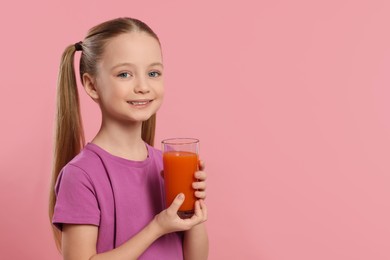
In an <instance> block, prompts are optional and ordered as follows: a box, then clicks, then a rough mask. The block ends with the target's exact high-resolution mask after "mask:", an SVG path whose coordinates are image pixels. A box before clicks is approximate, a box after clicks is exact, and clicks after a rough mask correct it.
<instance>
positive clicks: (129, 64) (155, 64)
mask: <svg viewBox="0 0 390 260" xmlns="http://www.w3.org/2000/svg"><path fill="white" fill-rule="evenodd" d="M122 66H135V65H134V64H133V63H130V62H122V63H119V64H116V65H114V66H112V67H111V70H113V69H115V68H118V67H122ZM148 66H149V67H153V66H161V67H162V68H164V65H163V64H162V63H161V62H153V63H151V64H149V65H148Z"/></svg>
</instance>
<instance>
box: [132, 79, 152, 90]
mask: <svg viewBox="0 0 390 260" xmlns="http://www.w3.org/2000/svg"><path fill="white" fill-rule="evenodd" d="M134 92H135V93H139V94H147V93H149V92H150V87H149V85H148V82H147V80H146V79H144V78H139V79H138V81H137V83H136V85H135V87H134Z"/></svg>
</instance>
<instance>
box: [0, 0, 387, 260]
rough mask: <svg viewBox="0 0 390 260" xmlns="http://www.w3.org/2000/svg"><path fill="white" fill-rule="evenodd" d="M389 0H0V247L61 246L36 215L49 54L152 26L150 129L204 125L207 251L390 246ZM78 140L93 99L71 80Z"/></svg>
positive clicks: (379, 252) (321, 253) (52, 59)
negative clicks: (124, 29) (157, 48)
mask: <svg viewBox="0 0 390 260" xmlns="http://www.w3.org/2000/svg"><path fill="white" fill-rule="evenodd" d="M389 13H390V2H389V1H385V0H383V1H380V0H372V1H353V0H350V1H347V0H331V1H311V0H298V1H288V0H276V1H271V0H258V1H256V0H253V1H248V0H240V1H222V0H218V1H207V0H201V1H200V0H198V1H179V0H174V1H129V0H126V1H124V0H121V1H76V0H69V1H43V0H36V1H24V2H19V1H7V2H6V1H3V2H2V3H1V4H0V32H1V43H0V45H1V48H0V57H1V62H0V66H1V67H0V73H1V78H0V80H1V84H0V86H1V98H0V100H1V102H0V106H1V107H0V108H1V109H0V118H1V135H0V144H1V150H0V191H1V196H0V258H1V259H40V260H46V259H47V260H49V259H60V256H59V254H58V253H57V251H56V249H55V246H54V242H53V240H52V237H51V231H50V227H49V220H48V215H47V196H48V189H49V179H50V168H51V158H52V154H51V150H52V143H53V120H54V110H55V88H56V79H57V72H58V66H59V59H60V55H61V53H62V51H63V49H64V48H65V46H66V45H68V44H72V43H75V42H77V41H80V40H82V38H83V37H84V35H85V33H86V31H87V30H88V29H89V28H90V27H91V26H93V25H95V24H97V23H99V22H102V21H104V20H106V19H111V18H114V17H118V16H132V17H137V18H139V19H141V20H144V21H145V22H147V23H148V24H149V25H150V26H151V27H152V28H153V29H154V30H155V31H156V32H157V33H158V34H159V36H160V38H161V41H162V44H163V51H164V58H165V66H166V73H165V76H166V98H165V103H164V105H163V107H162V109H161V110H160V113H159V116H158V129H157V131H158V133H157V136H156V138H157V142H156V143H157V147H159V145H158V144H159V142H160V141H161V139H163V138H167V137H177V136H183V137H184V136H189V137H198V138H200V140H201V155H202V157H203V159H204V160H205V161H206V164H207V171H208V173H209V180H208V199H207V204H208V207H209V211H210V213H209V214H210V216H209V220H208V222H207V226H208V229H209V235H210V246H211V248H210V259H213V260H214V259H216V260H219V259H264V260H284V259H285V260H295V259H296V260H298V259H299V260H313V259H315V260H322V259H323V260H325V259H326V260H328V259H354V260H367V259H375V260H388V259H390V250H389V244H390V221H389V220H390V189H389V184H390V88H389V85H390V73H389V72H390V34H389V25H390V15H389ZM81 96H82V109H83V116H84V122H85V127H86V133H87V139H88V140H89V139H91V138H92V137H93V134H94V133H95V132H96V130H97V127H98V126H99V122H100V118H99V110H98V108H97V106H96V105H95V104H94V103H93V102H92V101H90V100H89V99H88V98H87V97H86V95H85V93H83V92H81Z"/></svg>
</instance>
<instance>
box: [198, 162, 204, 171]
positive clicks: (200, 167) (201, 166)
mask: <svg viewBox="0 0 390 260" xmlns="http://www.w3.org/2000/svg"><path fill="white" fill-rule="evenodd" d="M198 165H199V170H200V171H203V170H204V168H205V164H204V161H202V160H199V163H198Z"/></svg>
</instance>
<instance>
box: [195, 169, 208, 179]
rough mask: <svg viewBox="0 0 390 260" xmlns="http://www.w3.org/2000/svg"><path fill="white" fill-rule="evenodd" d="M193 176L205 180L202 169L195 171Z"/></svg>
mask: <svg viewBox="0 0 390 260" xmlns="http://www.w3.org/2000/svg"><path fill="white" fill-rule="evenodd" d="M195 178H196V179H197V180H200V181H205V180H206V179H207V174H206V172H204V171H197V172H195Z"/></svg>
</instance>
